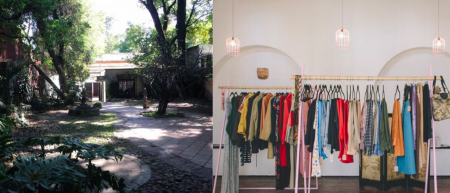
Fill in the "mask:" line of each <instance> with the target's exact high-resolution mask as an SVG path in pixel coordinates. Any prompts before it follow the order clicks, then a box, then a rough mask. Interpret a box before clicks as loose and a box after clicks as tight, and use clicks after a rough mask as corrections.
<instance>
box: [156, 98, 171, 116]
mask: <svg viewBox="0 0 450 193" xmlns="http://www.w3.org/2000/svg"><path fill="white" fill-rule="evenodd" d="M167 106H169V97H162V98H161V99H159V104H158V112H156V114H158V115H165V114H166V111H167Z"/></svg>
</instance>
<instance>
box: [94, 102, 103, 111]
mask: <svg viewBox="0 0 450 193" xmlns="http://www.w3.org/2000/svg"><path fill="white" fill-rule="evenodd" d="M94 107H96V108H99V109H101V108H102V103H99V102H96V103H95V104H94Z"/></svg>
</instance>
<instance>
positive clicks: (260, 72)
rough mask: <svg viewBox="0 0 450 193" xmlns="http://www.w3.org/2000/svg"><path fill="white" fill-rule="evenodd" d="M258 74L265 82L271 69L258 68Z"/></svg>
mask: <svg viewBox="0 0 450 193" xmlns="http://www.w3.org/2000/svg"><path fill="white" fill-rule="evenodd" d="M256 73H257V74H258V78H259V79H262V80H265V79H267V78H269V69H268V68H258V69H257V71H256Z"/></svg>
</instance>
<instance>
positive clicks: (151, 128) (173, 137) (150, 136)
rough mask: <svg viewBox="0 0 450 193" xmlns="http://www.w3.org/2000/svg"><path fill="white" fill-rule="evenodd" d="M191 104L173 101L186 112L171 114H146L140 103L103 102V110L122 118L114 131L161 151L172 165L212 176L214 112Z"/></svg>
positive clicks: (162, 157)
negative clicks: (210, 113) (202, 111)
mask: <svg viewBox="0 0 450 193" xmlns="http://www.w3.org/2000/svg"><path fill="white" fill-rule="evenodd" d="M190 106H191V104H189V103H174V104H172V103H171V104H170V105H169V107H171V108H174V109H176V110H177V111H178V112H180V113H184V114H185V115H186V116H185V117H168V118H150V117H144V116H142V115H140V113H142V112H144V109H142V106H141V105H139V106H137V105H135V106H133V105H123V104H121V103H103V109H102V111H104V112H114V113H117V115H118V119H119V120H120V121H121V122H122V125H118V132H117V133H116V134H115V135H117V136H118V137H121V138H126V139H128V140H129V141H131V142H132V143H134V144H135V145H137V146H139V147H141V148H143V149H144V150H145V151H147V152H149V153H151V154H156V155H158V156H159V157H160V158H161V159H163V160H164V161H165V162H166V163H168V164H169V165H172V166H174V167H177V168H179V169H183V170H185V171H191V172H192V173H194V174H195V175H200V176H202V177H204V178H211V173H212V170H211V168H212V116H208V115H204V114H200V113H195V112H192V111H189V107H190ZM152 107H154V106H152Z"/></svg>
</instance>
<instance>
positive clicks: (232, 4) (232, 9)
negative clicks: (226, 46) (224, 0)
mask: <svg viewBox="0 0 450 193" xmlns="http://www.w3.org/2000/svg"><path fill="white" fill-rule="evenodd" d="M231 6H232V7H231V29H232V30H233V39H234V0H233V1H232V3H231Z"/></svg>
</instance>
